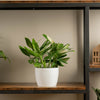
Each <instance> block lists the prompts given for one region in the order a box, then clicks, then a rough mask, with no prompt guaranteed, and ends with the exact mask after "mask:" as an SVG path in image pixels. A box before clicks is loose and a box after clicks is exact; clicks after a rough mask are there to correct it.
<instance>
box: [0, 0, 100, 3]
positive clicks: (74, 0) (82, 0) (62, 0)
mask: <svg viewBox="0 0 100 100" xmlns="http://www.w3.org/2000/svg"><path fill="white" fill-rule="evenodd" d="M99 2H100V0H47V1H45V0H42V1H39V0H35V1H28V0H27V1H0V3H99Z"/></svg>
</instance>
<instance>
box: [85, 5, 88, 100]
mask: <svg viewBox="0 0 100 100" xmlns="http://www.w3.org/2000/svg"><path fill="white" fill-rule="evenodd" d="M84 84H85V86H86V93H85V94H84V100H89V6H85V8H84Z"/></svg>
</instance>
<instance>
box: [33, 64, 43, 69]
mask: <svg viewBox="0 0 100 100" xmlns="http://www.w3.org/2000/svg"><path fill="white" fill-rule="evenodd" d="M41 65H42V64H41V63H34V66H35V67H39V68H40V67H41Z"/></svg>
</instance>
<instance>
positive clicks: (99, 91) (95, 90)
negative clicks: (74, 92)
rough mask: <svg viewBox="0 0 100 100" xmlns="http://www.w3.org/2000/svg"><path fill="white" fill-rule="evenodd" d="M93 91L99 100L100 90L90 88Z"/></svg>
mask: <svg viewBox="0 0 100 100" xmlns="http://www.w3.org/2000/svg"><path fill="white" fill-rule="evenodd" d="M92 89H93V90H94V92H95V93H96V95H97V100H100V89H97V88H96V89H95V88H92Z"/></svg>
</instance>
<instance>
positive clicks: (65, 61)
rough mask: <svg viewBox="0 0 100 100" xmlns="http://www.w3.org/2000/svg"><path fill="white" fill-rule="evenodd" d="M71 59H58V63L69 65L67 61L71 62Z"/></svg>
mask: <svg viewBox="0 0 100 100" xmlns="http://www.w3.org/2000/svg"><path fill="white" fill-rule="evenodd" d="M69 59H70V58H69V57H68V58H63V59H58V60H57V61H60V62H63V63H65V64H68V63H67V61H68V60H69Z"/></svg>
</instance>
